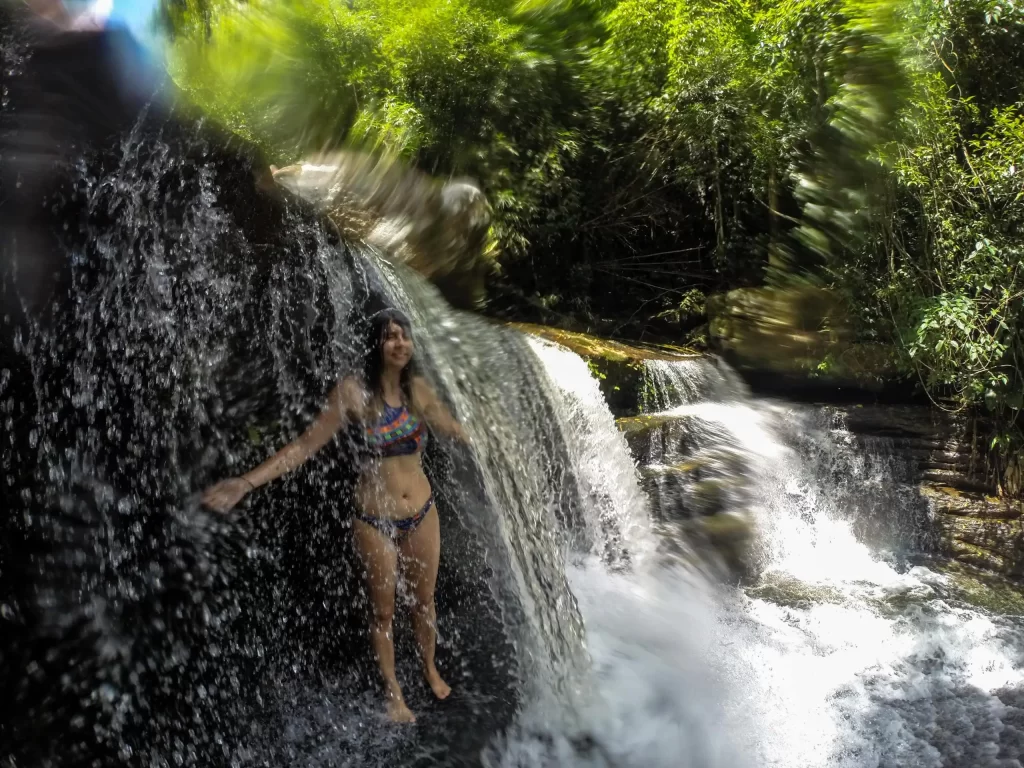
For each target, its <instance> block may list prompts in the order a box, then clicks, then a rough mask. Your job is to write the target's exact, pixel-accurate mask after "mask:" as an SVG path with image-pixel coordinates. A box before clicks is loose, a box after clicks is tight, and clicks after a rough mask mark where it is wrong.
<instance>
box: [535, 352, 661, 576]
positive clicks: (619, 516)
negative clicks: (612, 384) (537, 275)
mask: <svg viewBox="0 0 1024 768" xmlns="http://www.w3.org/2000/svg"><path fill="white" fill-rule="evenodd" d="M528 341H529V344H530V348H531V349H532V350H533V353H534V354H535V355H536V356H537V358H538V359H539V360H540V362H541V365H542V366H543V367H544V370H545V371H546V373H547V376H548V378H549V379H550V381H551V382H552V384H553V385H554V387H555V390H556V397H557V399H558V400H559V401H560V403H561V407H560V408H559V409H558V410H557V412H556V414H555V415H556V417H557V418H558V421H559V425H560V427H561V429H562V432H563V434H564V440H565V445H566V450H567V452H568V454H569V460H570V462H571V464H570V466H569V467H568V472H570V473H571V474H572V475H573V476H574V477H575V479H576V483H577V484H578V485H579V486H580V492H581V493H582V497H583V501H582V503H583V508H584V510H585V512H584V514H583V515H582V519H581V523H582V528H583V529H584V530H585V531H586V534H587V535H586V541H585V542H578V543H577V544H576V546H575V549H576V551H577V552H593V553H595V554H598V555H600V556H601V557H603V558H605V559H606V560H607V561H608V562H610V563H612V564H625V562H628V557H629V549H630V548H631V547H637V546H643V545H644V544H646V543H647V542H648V540H649V539H648V537H647V535H646V531H647V528H648V526H649V521H650V514H649V511H648V508H647V499H646V498H645V496H644V495H643V493H642V492H641V491H640V489H639V487H638V485H637V480H638V475H637V468H636V465H635V464H634V462H633V461H632V459H631V458H630V456H629V449H628V447H627V445H626V441H625V439H624V438H623V436H622V433H621V432H620V431H619V430H618V429H617V428H616V426H615V420H614V419H613V418H612V415H611V412H610V411H609V410H608V404H607V403H606V402H605V399H604V396H603V395H602V394H601V388H600V386H599V385H598V382H597V380H596V379H594V377H593V375H592V374H591V372H590V369H589V368H588V367H587V364H586V363H585V362H584V361H583V359H582V358H581V357H580V356H579V355H577V354H576V353H575V352H572V351H570V350H568V349H566V348H565V347H562V346H560V345H558V344H553V343H551V342H548V341H544V340H542V339H539V338H537V337H534V336H531V337H529V338H528Z"/></svg>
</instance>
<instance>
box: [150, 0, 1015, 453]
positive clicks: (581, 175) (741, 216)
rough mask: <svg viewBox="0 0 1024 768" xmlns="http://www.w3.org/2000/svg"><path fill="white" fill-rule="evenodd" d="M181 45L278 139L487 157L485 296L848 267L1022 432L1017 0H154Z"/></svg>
mask: <svg viewBox="0 0 1024 768" xmlns="http://www.w3.org/2000/svg"><path fill="white" fill-rule="evenodd" d="M159 23H160V24H161V25H162V26H163V28H164V30H165V31H166V32H167V33H168V34H169V35H170V36H171V37H172V39H173V41H174V42H173V45H172V47H171V57H172V59H171V60H172V72H173V75H174V77H175V79H176V80H177V82H178V83H179V85H180V86H181V87H182V88H183V89H184V90H185V91H186V92H187V93H188V94H189V96H190V97H191V98H192V99H193V100H195V101H196V102H197V103H198V104H200V105H201V106H202V107H203V108H205V109H206V110H207V112H208V113H210V114H211V115H213V116H214V117H216V118H217V119H219V120H221V121H223V122H225V123H226V124H227V125H229V126H230V127H231V128H232V129H233V130H234V131H236V132H238V133H239V134H241V135H243V136H245V137H247V138H249V139H251V140H253V141H255V142H257V143H259V144H260V145H262V146H263V147H264V148H265V149H266V151H267V152H268V154H269V156H270V157H271V158H273V159H274V160H275V161H276V162H278V163H279V164H281V163H288V162H293V161H295V160H296V159H297V158H299V157H301V156H304V155H307V154H310V153H313V152H320V151H324V150H331V149H334V148H339V147H352V146H359V147H364V148H365V147H369V148H371V149H376V150H379V151H386V152H389V153H392V154H394V155H397V156H400V157H402V158H404V159H406V160H408V161H409V162H410V163H413V164H415V165H416V166H417V167H419V168H420V169H422V170H425V171H427V172H429V173H432V174H437V175H441V176H448V175H465V176H470V177H472V178H475V179H477V180H478V181H479V182H480V184H481V185H482V187H483V189H484V190H485V192H486V194H487V196H488V198H489V199H490V201H491V203H492V205H493V206H494V209H495V211H494V212H495V234H496V236H497V239H498V242H499V243H500V246H501V253H502V255H501V258H500V262H499V264H500V267H499V270H500V274H497V275H496V276H495V277H494V280H493V286H492V289H491V311H492V312H494V313H496V314H505V315H506V316H511V317H515V318H518V319H531V320H540V321H545V322H557V323H560V324H562V325H564V326H567V327H576V328H589V329H591V330H595V331H598V332H602V333H605V334H610V335H622V336H633V337H650V336H653V337H660V338H662V339H682V338H684V337H685V336H686V335H687V334H693V336H692V338H699V336H700V333H701V329H702V328H703V327H704V324H705V322H706V318H705V313H706V302H705V298H706V297H707V296H708V295H710V294H711V293H715V292H721V291H723V290H726V289H729V288H734V287H742V286H757V285H771V286H775V287H778V286H780V285H785V284H786V283H787V282H802V283H804V284H807V283H810V284H813V285H814V286H816V287H818V288H825V289H828V290H830V291H832V292H833V293H835V294H836V295H837V296H838V297H839V298H840V299H841V300H842V301H843V302H844V303H845V306H846V307H847V308H848V312H849V324H850V329H851V333H852V334H853V335H854V337H855V338H856V339H858V340H862V341H865V342H871V343H874V344H883V345H887V348H889V349H891V350H892V353H891V354H892V357H893V360H892V363H893V364H894V365H895V366H896V369H897V370H899V371H901V372H902V373H903V375H905V376H906V377H907V378H908V379H911V380H914V381H917V382H918V383H919V385H920V386H921V387H922V388H923V389H924V390H925V391H926V392H928V393H929V394H930V395H931V396H932V397H933V398H935V399H936V400H937V401H941V403H942V404H943V406H944V407H949V408H963V409H976V410H977V411H978V412H982V413H986V414H989V416H990V417H991V419H992V423H993V425H994V426H993V427H992V429H991V435H993V437H992V441H991V442H992V444H991V448H992V450H993V451H995V452H996V454H998V455H1004V456H1005V455H1007V454H1008V452H1010V451H1011V450H1016V448H1015V446H1016V445H1019V440H1020V434H1021V431H1020V427H1021V423H1022V420H1021V419H1020V409H1021V406H1022V397H1024V365H1022V364H1024V323H1022V299H1024V266H1022V250H1024V231H1022V227H1024V104H1022V101H1024V95H1022V87H1024V0H941V1H940V0H525V1H524V2H515V1H514V0H415V1H414V0H348V2H345V1H344V0H340V1H339V0H292V1H291V2H287V3H285V2H277V1H273V2H272V1H271V0H249V2H238V1H231V0H163V3H162V5H161V8H160V13H159Z"/></svg>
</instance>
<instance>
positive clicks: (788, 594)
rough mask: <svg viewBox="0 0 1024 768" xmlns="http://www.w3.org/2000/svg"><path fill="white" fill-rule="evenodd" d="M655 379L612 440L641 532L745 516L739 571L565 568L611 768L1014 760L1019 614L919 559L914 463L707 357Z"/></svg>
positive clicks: (681, 530) (658, 564)
mask: <svg viewBox="0 0 1024 768" xmlns="http://www.w3.org/2000/svg"><path fill="white" fill-rule="evenodd" d="M650 369H654V370H653V371H652V370H650ZM649 373H650V375H651V379H652V380H654V381H656V382H659V383H660V386H662V387H663V388H662V389H661V390H660V391H658V392H657V394H658V397H659V398H660V404H661V406H662V408H663V409H662V410H661V411H659V412H656V413H652V414H648V415H646V416H644V417H641V418H640V419H639V420H637V419H624V420H622V426H623V429H624V430H625V431H626V434H627V438H628V439H629V441H630V446H631V448H632V449H633V452H634V455H635V457H636V458H637V459H638V461H639V463H640V465H641V473H642V475H643V476H644V480H643V482H644V487H645V488H647V490H648V492H649V494H650V496H651V505H652V515H653V517H654V519H655V520H657V521H661V523H662V524H660V525H658V526H656V527H655V529H654V530H655V532H656V535H657V536H659V538H661V539H662V542H663V543H664V542H665V541H666V540H672V539H683V540H684V548H683V549H684V551H692V549H693V548H694V547H698V548H701V547H707V546H708V544H707V542H706V541H702V540H700V539H694V538H692V537H691V531H692V529H691V528H689V527H687V526H686V523H689V522H693V521H695V520H701V519H708V518H710V519H714V518H716V517H719V516H721V515H728V514H740V515H742V516H744V517H746V518H747V519H749V520H750V521H751V523H752V525H753V528H754V530H755V538H754V540H753V542H752V543H751V544H750V548H751V550H752V551H751V553H750V559H751V561H752V563H753V565H754V568H753V571H752V573H747V574H746V575H745V576H744V577H743V580H742V581H741V583H740V584H741V585H740V586H739V587H728V586H725V585H722V586H718V587H716V586H715V585H713V584H712V583H711V582H709V581H708V580H707V579H706V578H705V577H704V574H705V571H704V569H702V568H700V567H693V565H692V563H690V562H689V561H688V560H687V559H686V558H684V559H683V560H681V561H676V560H674V559H673V558H672V557H667V558H666V557H661V558H654V559H652V560H651V561H648V562H647V563H646V566H645V567H640V568H637V569H635V570H633V571H631V572H627V573H622V574H613V573H610V572H609V571H608V570H607V569H605V568H602V567H600V566H598V565H596V564H591V566H590V567H589V568H585V569H581V570H580V571H578V572H576V573H574V575H573V577H572V578H571V582H572V585H573V588H574V591H575V592H576V594H577V597H578V599H579V603H580V608H581V612H582V614H583V618H584V623H585V625H586V629H587V638H588V646H589V649H590V653H591V656H592V657H593V659H594V665H595V672H596V674H597V675H598V679H599V680H601V685H600V693H601V696H602V698H603V700H604V701H605V702H606V703H607V706H606V708H605V710H604V712H603V713H596V714H595V715H594V721H593V722H594V723H595V731H596V732H598V733H601V734H603V736H604V738H603V739H601V742H602V745H603V749H604V750H605V751H606V752H607V753H608V754H609V755H610V758H611V759H610V762H611V763H612V764H637V765H665V766H668V765H679V764H684V765H685V764H690V765H702V766H705V765H706V766H718V765H721V766H725V765H730V766H732V765H756V766H780V767H782V766H786V768H793V767H797V766H799V767H803V766H807V767H808V768H810V767H811V766H815V767H817V766H836V767H839V766H842V767H843V768H846V767H847V766H849V767H850V768H853V767H854V766H864V765H878V766H893V767H895V766H905V765H934V766H940V765H965V766H966V765H978V766H988V765H991V766H1002V765H1016V764H1019V763H1018V762H1017V761H1018V760H1019V759H1020V757H1021V755H1022V754H1024V696H1022V693H1021V692H1022V690H1024V641H1022V640H1021V637H1022V634H1021V629H1022V628H1024V620H1022V619H1021V618H1019V617H1015V616H1013V615H1009V616H1008V615H1001V614H999V613H993V612H992V611H991V610H989V609H987V608H986V607H984V606H985V603H984V601H983V602H982V603H979V602H978V600H979V596H984V595H985V594H986V593H985V588H984V587H982V586H981V585H980V583H979V582H978V581H977V580H972V579H971V577H970V576H969V575H967V576H964V575H963V574H958V573H956V572H955V571H950V570H949V569H948V568H944V567H943V566H942V564H941V562H937V561H935V560H934V559H932V558H929V557H928V555H927V536H926V535H924V534H923V533H922V531H923V530H924V529H926V528H927V524H928V519H927V518H928V515H929V512H928V507H927V504H926V503H925V502H924V501H923V500H922V498H921V497H920V494H919V493H918V492H917V491H916V488H915V487H914V486H913V484H912V473H911V472H910V468H909V462H908V460H906V459H903V458H901V457H900V456H899V455H898V453H897V452H896V451H895V450H894V447H893V446H892V445H891V444H889V443H887V442H886V441H883V440H869V441H865V440H863V439H860V438H855V437H854V436H853V435H851V434H850V432H849V431H848V430H847V429H846V428H845V426H844V424H843V422H842V420H841V418H838V417H837V416H836V415H835V414H834V413H832V412H830V411H829V410H828V409H824V408H814V407H810V406H797V405H794V404H790V403H786V402H783V401H778V400H765V399H760V398H756V397H753V396H751V395H750V394H749V392H746V391H745V390H744V389H743V388H741V387H728V388H723V387H722V380H723V377H724V378H725V380H726V381H729V380H730V379H732V377H734V376H735V374H732V373H731V372H729V371H728V369H727V368H726V367H725V366H724V365H723V364H722V363H720V362H716V361H713V360H708V361H681V362H671V363H664V362H662V363H657V364H649ZM553 374H554V375H557V373H555V372H553ZM732 380H733V381H735V379H732ZM680 382H683V383H684V384H685V385H684V386H681V385H680ZM669 385H671V386H669ZM673 477H674V479H675V484H674V485H673V484H672V482H671V481H670V480H669V479H668V478H673ZM715 484H718V485H720V486H724V487H723V488H722V492H721V493H718V494H711V495H710V496H711V499H712V500H711V501H710V502H709V501H706V500H701V499H702V498H703V497H707V496H709V494H708V492H707V490H706V486H708V485H712V486H714V485H715ZM659 491H660V493H659ZM702 494H703V497H702ZM662 549H663V550H664V547H663V548H662ZM664 551H668V552H671V551H673V550H672V549H671V548H669V549H668V550H664ZM965 579H966V580H965ZM734 583H735V580H734ZM1007 589H1008V588H1007ZM1008 594H1010V595H1015V594H1016V595H1017V596H1016V597H1005V596H1004V597H1002V598H1000V599H1001V600H1002V601H1003V603H1002V604H1007V603H1006V601H1009V604H1010V605H1016V606H1017V611H1018V613H1019V614H1024V598H1022V597H1021V596H1020V595H1019V593H1015V592H1013V591H1012V590H1010V591H1009V593H1008ZM1014 600H1015V601H1016V602H1013V601H1014ZM989 602H992V601H991V600H990V601H989ZM709 713H713V714H711V715H709ZM954 723H956V725H955V726H954V725H953V724H954ZM579 764H581V765H582V764H589V763H583V762H580V763H579Z"/></svg>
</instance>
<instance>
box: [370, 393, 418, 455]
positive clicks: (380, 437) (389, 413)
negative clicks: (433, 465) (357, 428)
mask: <svg viewBox="0 0 1024 768" xmlns="http://www.w3.org/2000/svg"><path fill="white" fill-rule="evenodd" d="M366 442H367V444H368V446H369V448H370V450H371V451H373V452H374V453H375V454H377V455H378V456H380V457H381V458H384V459H386V458H389V457H391V456H409V455H410V454H413V453H417V452H418V451H421V450H423V448H425V447H426V444H427V430H426V429H425V428H424V426H423V422H421V421H420V420H419V419H418V418H417V417H416V415H415V414H413V413H410V412H409V409H408V408H406V407H405V405H400V406H399V407H397V408H396V407H394V406H392V405H388V404H387V403H384V413H382V414H381V417H380V419H379V420H378V421H377V423H376V424H371V425H370V426H368V427H367V428H366Z"/></svg>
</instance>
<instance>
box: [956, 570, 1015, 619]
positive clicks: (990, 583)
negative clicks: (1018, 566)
mask: <svg viewBox="0 0 1024 768" xmlns="http://www.w3.org/2000/svg"><path fill="white" fill-rule="evenodd" d="M938 570H939V571H940V572H941V573H942V574H943V575H945V576H946V577H947V578H948V579H949V589H950V597H952V598H954V599H957V600H960V601H962V602H964V603H967V604H968V605H971V606H973V607H975V608H980V609H982V610H984V611H988V612H989V613H994V614H998V615H1002V616H1024V586H1022V585H1020V584H1015V583H1013V582H1010V581H1008V580H1006V579H1004V578H1001V577H998V576H993V575H992V574H991V573H986V572H984V571H979V570H976V569H975V568H971V567H970V566H968V565H964V564H963V563H960V562H957V561H955V560H954V561H950V562H946V563H944V564H943V565H942V566H940V567H939V569H938Z"/></svg>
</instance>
